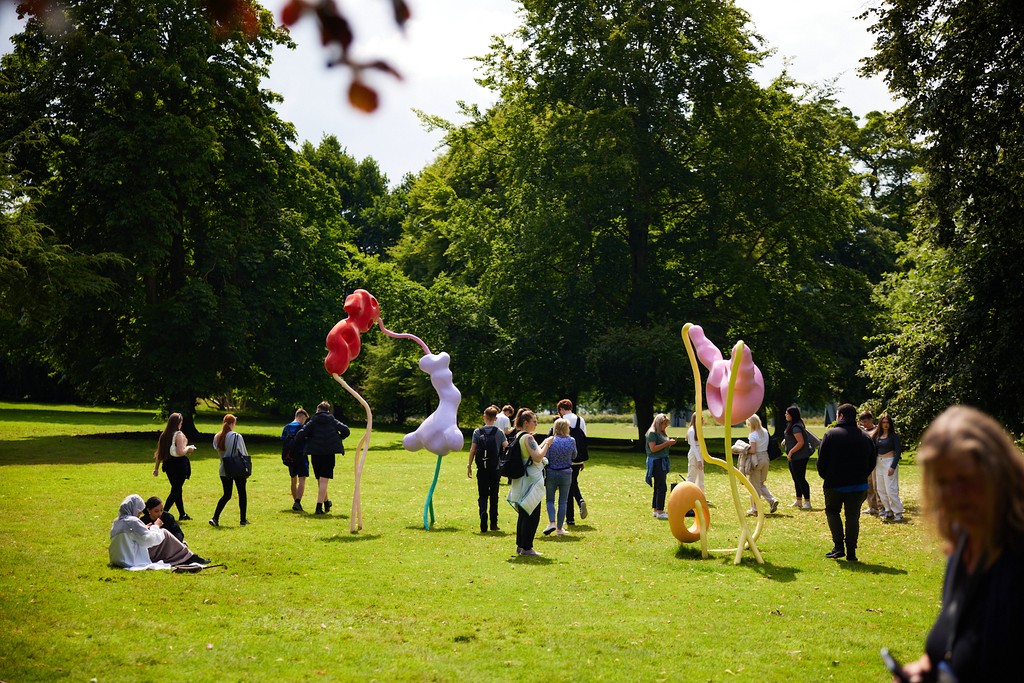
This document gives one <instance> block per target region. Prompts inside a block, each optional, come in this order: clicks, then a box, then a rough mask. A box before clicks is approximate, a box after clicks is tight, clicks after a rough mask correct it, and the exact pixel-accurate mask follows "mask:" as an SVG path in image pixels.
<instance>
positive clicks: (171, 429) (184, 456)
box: [153, 413, 196, 522]
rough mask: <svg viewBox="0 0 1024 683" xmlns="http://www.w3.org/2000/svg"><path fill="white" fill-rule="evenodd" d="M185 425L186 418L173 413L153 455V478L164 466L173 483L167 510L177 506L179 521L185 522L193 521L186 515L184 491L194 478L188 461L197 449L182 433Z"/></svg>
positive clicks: (168, 418)
mask: <svg viewBox="0 0 1024 683" xmlns="http://www.w3.org/2000/svg"><path fill="white" fill-rule="evenodd" d="M184 423H185V418H184V417H182V414H181V413H171V414H170V415H169V416H168V417H167V426H166V427H164V431H163V433H161V434H160V438H159V439H157V442H156V452H155V453H153V460H154V461H155V463H156V464H155V465H154V466H153V476H154V477H155V476H157V473H158V472H159V470H160V466H161V464H162V465H163V470H164V474H166V475H167V481H169V482H170V483H171V492H170V493H169V494H167V509H168V510H170V509H171V508H172V507H174V506H175V505H177V506H178V519H180V520H181V521H183V522H184V521H185V520H188V519H192V518H191V517H189V516H188V515H187V514H185V501H184V499H183V498H182V489H183V488H184V486H185V480H186V479H188V478H190V477H191V476H192V463H191V462H190V461H189V459H188V454H189V453H191V452H192V451H194V450H195V449H196V447H195V446H191V445H189V443H188V439H186V438H185V434H184V433H183V432H182V431H181V426H182V425H183V424H184Z"/></svg>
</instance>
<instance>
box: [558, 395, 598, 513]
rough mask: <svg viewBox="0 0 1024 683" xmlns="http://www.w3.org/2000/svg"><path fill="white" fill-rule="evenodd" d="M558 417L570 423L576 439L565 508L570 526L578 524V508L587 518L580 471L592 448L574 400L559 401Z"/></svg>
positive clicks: (585, 425)
mask: <svg viewBox="0 0 1024 683" xmlns="http://www.w3.org/2000/svg"><path fill="white" fill-rule="evenodd" d="M557 408H558V417H560V418H562V419H563V420H565V421H566V422H568V423H569V436H571V437H572V438H573V440H575V441H576V455H575V456H573V459H572V482H571V483H570V484H569V505H568V507H566V508H565V523H566V524H567V525H569V526H574V525H575V524H576V509H575V506H576V505H579V507H580V519H586V518H587V501H585V500H583V493H581V492H580V472H582V471H583V468H584V467H586V465H584V463H585V462H586V461H587V460H589V459H590V450H589V448H588V447H587V423H586V422H584V421H583V418H582V417H580V416H579V415H577V414H576V413H574V412H572V408H573V406H572V401H570V400H569V399H567V398H563V399H562V400H561V401H559V402H558V405H557Z"/></svg>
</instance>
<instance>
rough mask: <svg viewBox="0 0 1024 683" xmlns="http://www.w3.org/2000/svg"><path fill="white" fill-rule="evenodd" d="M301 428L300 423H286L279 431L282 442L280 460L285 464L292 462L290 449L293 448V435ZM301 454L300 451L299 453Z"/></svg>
mask: <svg viewBox="0 0 1024 683" xmlns="http://www.w3.org/2000/svg"><path fill="white" fill-rule="evenodd" d="M300 429H302V425H298V424H292V423H290V422H289V423H288V424H286V425H285V426H284V429H283V430H282V431H281V439H282V440H283V441H284V443H283V444H282V445H281V462H282V463H283V464H284V465H285V466H288V465H291V464H292V451H293V450H296V449H295V435H296V434H298V433H299V430H300ZM299 455H301V453H299Z"/></svg>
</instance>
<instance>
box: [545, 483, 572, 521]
mask: <svg viewBox="0 0 1024 683" xmlns="http://www.w3.org/2000/svg"><path fill="white" fill-rule="evenodd" d="M571 486H572V471H571V470H552V469H549V470H548V474H547V477H546V478H545V479H544V488H545V489H546V490H547V492H548V498H547V503H548V521H549V522H553V521H555V519H556V518H555V492H556V491H557V492H558V517H557V519H558V528H559V529H561V528H562V527H563V525H564V524H565V510H566V507H567V504H568V502H569V488H570V487H571Z"/></svg>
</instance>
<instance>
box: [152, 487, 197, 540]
mask: <svg viewBox="0 0 1024 683" xmlns="http://www.w3.org/2000/svg"><path fill="white" fill-rule="evenodd" d="M157 520H160V526H161V527H162V528H164V529H166V530H167V531H169V532H171V535H172V536H174V537H175V538H176V539H178V540H179V541H181V542H182V543H185V532H184V531H182V530H181V525H180V524H178V520H176V519H174V515H172V514H171V511H170V510H165V509H164V502H163V501H162V500H160V497H159V496H152V497H151V498H147V499H146V510H145V511H144V512H143V513H142V523H143V524H145V525H146V526H151V525H153V524H155V523H156V521H157ZM185 545H188V543H185Z"/></svg>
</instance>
